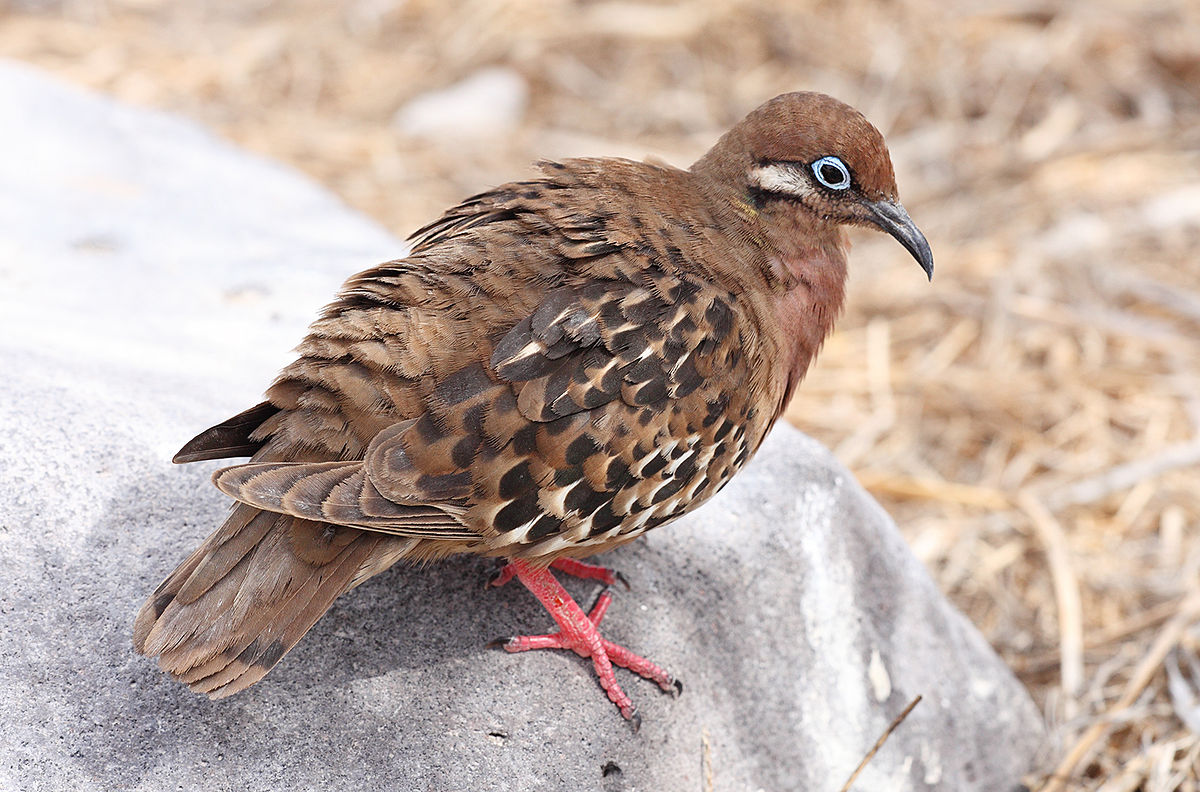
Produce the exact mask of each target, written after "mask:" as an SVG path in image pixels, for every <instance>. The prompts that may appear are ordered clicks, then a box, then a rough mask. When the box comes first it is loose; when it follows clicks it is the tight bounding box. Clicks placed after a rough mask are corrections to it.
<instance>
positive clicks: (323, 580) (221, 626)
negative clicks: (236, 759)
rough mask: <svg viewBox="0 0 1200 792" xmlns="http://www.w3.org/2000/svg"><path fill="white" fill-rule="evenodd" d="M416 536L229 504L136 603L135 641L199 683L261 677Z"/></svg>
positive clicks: (220, 692)
mask: <svg viewBox="0 0 1200 792" xmlns="http://www.w3.org/2000/svg"><path fill="white" fill-rule="evenodd" d="M418 543H419V540H417V539H405V538H401V537H396V536H389V535H386V534H381V533H375V532H368V531H361V530H359V529H357V528H347V527H344V526H335V525H330V524H328V523H321V522H314V521H311V520H304V519H300V518H298V517H293V516H290V515H286V514H277V513H274V512H264V511H260V510H258V509H256V508H254V507H253V506H248V505H246V504H244V503H238V504H235V505H234V507H233V510H232V512H231V513H230V515H229V518H228V519H227V520H225V523H224V524H223V525H222V526H221V527H220V528H219V529H218V530H217V531H216V532H215V533H214V534H213V535H212V536H210V537H209V538H208V539H207V540H206V541H205V542H204V543H203V544H202V545H201V546H200V547H199V548H198V549H197V550H196V551H195V552H194V553H192V555H191V556H190V557H189V558H188V559H187V560H186V561H184V562H183V563H182V564H180V566H179V568H178V569H176V570H175V571H174V572H172V573H171V575H170V576H169V577H168V578H167V579H166V580H165V581H163V583H162V585H160V586H159V587H158V588H157V589H156V590H155V591H154V593H153V594H152V595H150V598H149V599H148V600H147V601H146V604H145V605H143V606H142V610H141V612H140V613H138V616H137V620H136V621H135V622H134V626H133V645H134V647H135V648H136V649H137V650H138V651H139V652H141V653H142V654H144V655H150V656H154V655H157V656H158V658H159V665H160V666H162V668H163V670H164V671H166V672H168V673H169V674H171V675H172V676H174V677H175V678H176V679H178V680H179V681H181V682H183V683H185V684H187V685H188V687H190V688H191V689H192V690H194V691H196V692H197V693H206V694H208V696H209V697H210V698H224V697H226V696H230V695H233V694H234V693H237V692H238V691H240V690H243V689H245V688H247V687H249V686H250V685H252V684H254V683H255V682H257V681H258V680H260V679H262V678H263V677H264V676H265V675H266V673H267V672H268V671H270V670H271V668H272V667H274V665H275V664H276V663H278V662H279V660H280V659H281V658H282V657H283V656H284V655H285V654H287V652H288V651H289V650H290V649H291V648H292V647H293V646H295V645H296V643H297V642H298V641H299V640H300V638H302V637H303V636H304V634H305V633H306V632H308V630H309V628H311V627H312V626H313V625H314V624H316V622H317V619H319V618H321V616H322V615H323V614H324V613H325V611H327V610H328V609H329V607H330V606H331V605H332V604H333V601H334V600H335V599H337V598H338V597H339V596H340V595H341V594H343V593H344V592H346V591H347V590H349V589H351V588H353V587H354V586H356V585H358V584H359V583H361V582H362V581H364V580H366V579H367V578H369V577H371V576H372V575H375V574H377V573H379V572H382V571H383V570H384V569H387V568H388V567H390V566H391V565H392V564H394V563H395V562H396V561H397V560H399V559H400V558H402V557H403V556H405V555H407V554H408V553H410V552H411V551H412V550H413V549H414V547H415V545H417V544H418Z"/></svg>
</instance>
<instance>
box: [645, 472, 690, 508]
mask: <svg viewBox="0 0 1200 792" xmlns="http://www.w3.org/2000/svg"><path fill="white" fill-rule="evenodd" d="M684 484H687V479H683V478H679V477H676V478H673V479H671V480H670V481H668V482H667V483H666V484H663V485H662V486H661V487H659V488H658V490H657V491H656V492H655V493H654V500H652V501H651V504H652V505H653V504H655V503H662V502H663V501H665V500H666V499H667V498H669V497H671V496H672V495H674V494H675V493H676V492H679V490H681V489H683V485H684Z"/></svg>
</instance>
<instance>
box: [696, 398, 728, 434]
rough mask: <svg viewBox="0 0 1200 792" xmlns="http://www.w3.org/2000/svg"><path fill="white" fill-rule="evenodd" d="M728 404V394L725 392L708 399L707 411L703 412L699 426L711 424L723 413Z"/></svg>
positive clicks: (706, 426) (705, 426)
mask: <svg viewBox="0 0 1200 792" xmlns="http://www.w3.org/2000/svg"><path fill="white" fill-rule="evenodd" d="M728 406H729V395H728V394H725V393H722V394H721V395H720V396H718V397H717V398H715V399H713V400H712V401H710V402H709V403H708V412H707V413H705V415H704V420H703V421H702V422H701V426H703V427H704V428H705V429H707V428H708V427H710V426H712V425H713V424H714V423H716V422H717V419H718V418H720V417H721V416H722V415H723V414H724V413H725V408H726V407H728Z"/></svg>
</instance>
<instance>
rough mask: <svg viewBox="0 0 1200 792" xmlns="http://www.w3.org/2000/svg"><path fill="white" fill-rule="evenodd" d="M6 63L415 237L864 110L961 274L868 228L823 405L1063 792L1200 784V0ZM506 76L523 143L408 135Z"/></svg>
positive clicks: (364, 11)
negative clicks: (528, 179) (264, 168)
mask: <svg viewBox="0 0 1200 792" xmlns="http://www.w3.org/2000/svg"><path fill="white" fill-rule="evenodd" d="M0 54H6V55H9V56H12V57H16V58H21V59H24V60H28V61H31V62H33V63H36V64H39V65H41V66H43V67H46V68H49V69H50V70H51V71H54V72H57V73H59V74H61V75H63V76H65V77H66V78H68V79H71V80H74V81H76V82H78V83H82V84H85V85H89V86H92V87H94V88H98V89H100V90H103V91H106V92H108V93H111V94H113V95H115V96H117V97H120V98H122V99H125V100H129V101H133V102H135V103H142V104H147V105H152V106H156V107H161V108H165V109H168V110H172V111H176V112H181V113H183V114H186V115H190V116H193V117H195V118H198V119H200V120H201V121H203V122H205V123H207V124H209V125H211V126H212V127H214V128H216V129H217V130H219V131H220V132H221V133H222V134H224V135H226V136H228V137H229V138H231V139H233V140H236V141H238V142H240V143H242V144H244V145H246V146H248V147H250V148H252V149H256V150H258V151H261V152H263V153H265V154H268V155H271V156H273V157H277V158H280V159H283V160H286V161H289V162H291V163H293V164H295V165H296V166H298V167H300V168H301V169H303V170H306V171H308V172H310V173H311V174H313V175H314V176H316V177H317V178H318V179H320V180H321V181H323V182H324V183H326V184H328V185H329V186H330V187H331V188H332V189H333V190H335V191H336V192H338V193H339V194H340V195H342V196H343V197H344V198H345V199H346V200H347V201H348V202H350V203H351V204H353V205H355V206H357V207H358V208H360V209H362V210H364V211H366V212H367V213H369V214H371V215H374V216H375V217H377V218H379V219H380V220H381V221H382V222H384V223H385V224H387V225H388V226H390V227H391V228H392V229H394V230H395V231H397V232H407V231H408V230H411V229H412V228H415V227H416V226H418V225H419V224H420V223H421V222H422V221H424V220H426V219H428V218H429V217H431V216H432V215H433V214H434V213H436V212H437V211H439V210H440V209H441V208H443V207H444V206H446V205H448V204H449V203H451V202H452V201H454V200H455V199H457V198H460V197H462V196H463V195H466V194H468V193H469V192H472V191H474V190H477V189H479V188H482V187H485V186H487V185H489V184H495V183H499V182H501V181H504V180H507V179H509V178H511V177H513V176H514V175H517V174H521V173H523V172H525V171H524V169H525V167H526V164H527V163H528V162H530V161H532V160H534V159H536V158H538V157H541V156H551V157H558V156H568V155H576V154H604V153H615V154H623V155H630V156H636V157H640V156H643V155H645V154H654V155H657V156H661V157H663V158H665V159H668V160H670V161H673V162H676V163H679V164H686V163H687V162H690V161H691V159H692V158H694V157H695V156H696V155H697V154H699V153H700V152H701V151H702V150H703V149H704V148H706V147H707V145H708V144H709V143H710V142H711V141H712V140H713V139H714V138H715V137H716V135H717V134H718V133H719V132H720V131H721V130H723V129H724V128H725V127H726V126H728V125H729V124H730V123H732V122H734V121H735V120H737V119H738V118H739V117H740V116H741V115H742V114H743V113H744V112H745V111H747V110H748V109H750V108H751V107H753V106H755V105H756V104H758V103H759V102H760V101H761V100H763V99H765V98H767V97H769V96H772V95H774V94H776V93H780V92H782V91H786V90H793V89H796V88H801V87H804V88H817V89H821V90H825V91H827V92H829V93H833V94H835V95H837V96H839V97H841V98H843V99H845V100H847V101H849V102H850V103H852V104H854V105H856V106H858V107H859V108H860V109H862V110H863V111H864V112H865V113H866V114H867V115H868V117H870V118H871V119H872V120H874V121H875V122H876V124H878V125H879V126H880V127H881V128H883V129H884V130H885V132H887V133H888V136H889V141H890V144H891V147H892V153H893V158H894V159H895V160H896V162H897V167H898V170H899V180H900V184H901V185H902V188H903V189H904V191H905V193H904V198H905V204H906V205H907V206H908V208H909V210H910V212H911V214H912V215H913V217H915V218H917V220H918V221H919V222H920V223H921V225H922V226H923V227H924V228H925V230H926V232H927V234H928V235H929V238H930V240H931V242H932V244H933V248H934V251H935V253H936V256H937V261H938V276H937V278H936V279H935V281H934V283H933V285H932V287H931V286H929V285H928V284H926V283H924V280H923V278H922V277H921V274H920V272H919V271H918V270H917V268H916V267H915V265H913V264H912V262H911V261H909V260H906V257H905V254H904V252H903V251H902V250H900V249H899V248H898V246H896V245H894V243H892V242H891V241H890V240H887V239H886V238H878V237H872V236H869V235H862V236H860V237H857V238H856V239H857V241H858V244H859V249H858V250H857V251H856V255H855V257H854V268H855V272H854V276H853V282H852V284H851V293H850V301H849V303H850V307H849V310H848V313H847V315H846V317H845V318H844V320H843V321H842V323H841V325H840V331H839V332H838V334H837V335H836V336H835V337H834V338H833V339H832V340H831V341H830V343H829V345H828V347H827V349H826V350H825V352H824V355H823V357H822V359H821V362H820V363H819V365H818V366H817V368H816V370H815V371H814V372H812V374H811V376H810V377H809V380H808V382H807V383H806V384H805V386H804V387H802V388H801V390H800V393H799V396H798V397H797V399H796V401H795V403H794V404H793V406H792V408H791V411H790V413H789V417H790V418H791V419H792V420H793V421H794V422H795V423H796V424H797V425H799V426H800V427H802V428H803V429H805V430H806V431H808V432H810V433H812V434H814V435H816V436H817V437H818V438H820V439H821V440H823V441H824V442H826V443H828V444H830V445H831V446H832V447H833V448H835V449H836V450H837V452H838V454H839V456H840V457H841V458H842V459H843V460H844V461H845V462H846V463H847V464H848V465H850V466H851V467H852V468H853V469H854V470H855V471H856V472H857V473H858V475H859V477H860V478H861V480H862V481H863V482H864V483H865V484H866V485H867V486H868V487H869V488H870V489H871V490H872V491H873V492H874V493H875V494H876V496H878V497H879V498H880V500H882V501H883V503H884V504H885V505H886V506H887V508H888V509H889V511H890V512H891V513H892V514H893V515H894V516H895V517H896V519H897V520H898V522H899V523H900V524H901V525H902V526H903V527H904V530H905V532H906V534H907V536H908V537H909V539H910V540H911V542H912V545H913V546H914V548H915V549H916V551H917V552H918V553H919V554H920V556H921V557H922V558H923V559H924V560H925V561H926V562H927V563H928V565H929V566H930V568H931V569H932V570H933V572H934V574H935V575H936V576H937V578H938V580H939V581H940V583H941V585H942V586H943V588H944V590H946V591H947V592H948V593H949V595H950V596H951V597H952V598H953V599H954V601H955V602H956V603H957V604H958V605H959V606H960V607H961V608H963V609H964V610H965V611H966V612H967V613H968V614H969V615H970V617H971V618H972V620H973V621H974V622H975V623H976V624H978V625H979V626H980V628H981V629H982V630H983V631H984V633H985V634H986V635H987V637H988V638H989V639H990V640H991V642H992V644H993V645H995V646H996V647H997V648H998V650H999V651H1000V652H1001V653H1002V654H1003V655H1004V656H1005V657H1006V658H1007V659H1008V661H1009V662H1010V663H1011V664H1012V666H1013V667H1014V668H1015V669H1016V671H1017V673H1018V674H1019V675H1020V676H1021V677H1022V679H1023V680H1024V681H1025V682H1026V683H1027V684H1028V685H1029V686H1030V688H1031V689H1032V690H1033V692H1034V694H1035V696H1036V697H1037V699H1038V701H1039V702H1041V703H1042V704H1043V705H1044V709H1045V712H1046V715H1047V718H1048V719H1049V722H1050V723H1051V726H1052V734H1053V741H1052V743H1051V744H1050V745H1048V746H1047V750H1046V754H1045V757H1044V766H1043V769H1042V772H1041V773H1040V774H1039V775H1037V776H1035V777H1032V778H1031V779H1030V780H1029V783H1030V785H1031V786H1033V787H1035V788H1042V789H1046V790H1057V789H1064V788H1066V789H1072V790H1076V789H1088V790H1092V789H1096V790H1104V791H1105V792H1117V791H1118V790H1122V791H1124V792H1131V791H1132V790H1144V792H1162V791H1163V790H1175V789H1179V790H1197V789H1200V770H1198V758H1197V757H1198V756H1200V734H1198V732H1197V731H1196V730H1195V729H1200V724H1198V723H1197V721H1198V720H1200V710H1198V709H1197V705H1196V703H1195V698H1194V694H1192V695H1193V698H1192V699H1191V700H1189V691H1190V690H1192V688H1190V687H1189V683H1188V681H1189V680H1191V683H1192V684H1195V683H1196V682H1198V681H1200V678H1198V677H1200V673H1198V671H1200V669H1197V667H1196V661H1195V658H1196V654H1197V647H1198V641H1200V638H1198V633H1197V627H1196V625H1197V623H1198V621H1200V531H1198V530H1197V528H1198V527H1200V526H1198V524H1200V474H1198V472H1197V469H1198V463H1200V261H1198V257H1197V250H1198V249H1200V5H1197V4H1196V3H1195V2H1194V0H1178V1H1177V2H1160V3H1144V2H1135V1H1134V0H1128V2H1109V3H1105V4H1098V3H1094V2H1088V0H1059V2H1049V3H1045V4H1040V5H1039V4H1035V3H1032V2H1023V0H1012V2H1009V3H1006V4H1004V5H1003V7H1002V8H999V9H996V8H990V9H989V8H985V7H984V4H982V3H978V4H977V3H973V2H959V3H957V4H955V5H954V6H949V5H947V4H943V3H938V2H934V1H933V0H901V1H900V2H892V3H886V2H866V1H865V0H845V1H844V2H813V3H807V4H805V7H803V8H800V7H799V6H798V5H796V4H787V3H780V2H778V1H777V0H734V1H731V2H720V1H719V0H692V1H691V2H683V3H679V4H676V5H673V6H672V5H658V4H648V3H646V4H643V3H636V2H578V3H570V2H565V1H560V2H542V3H533V2H517V1H516V0H511V1H510V2H485V1H484V0H463V1H462V2H455V3H448V2H444V1H438V0H411V1H410V2H406V3H399V2H389V1H388V0H360V1H359V2H340V3H327V2H319V0H287V1H286V2H279V3H266V2H259V3H227V4H221V3H212V4H210V3H204V2H198V1H197V2H191V3H168V2H165V1H163V2H159V0H110V1H109V2H104V1H103V0H91V1H90V2H89V1H87V0H77V1H76V2H69V1H68V2H63V3H62V4H54V3H34V2H27V3H18V4H16V5H13V6H10V7H9V8H8V10H7V11H6V12H4V13H3V16H2V17H0ZM490 65H501V66H507V67H510V68H512V69H513V70H515V71H516V72H518V73H519V74H520V75H522V76H523V78H524V79H525V81H526V82H527V84H528V86H529V89H530V99H529V104H528V107H527V109H526V111H525V113H524V115H523V116H522V117H521V118H520V119H519V121H518V123H517V124H516V126H515V127H514V128H512V129H510V130H507V131H504V132H502V133H500V134H474V135H473V134H472V132H482V131H483V130H466V131H464V133H463V134H462V135H460V136H457V137H454V138H449V137H443V138H442V139H439V140H424V139H420V138H417V137H413V136H408V135H405V134H403V133H402V132H400V131H398V130H397V129H396V128H394V127H393V126H391V125H390V119H391V117H392V115H393V113H394V112H395V111H396V110H397V109H398V108H399V107H401V106H403V105H404V103H405V102H406V101H407V100H409V99H410V98H412V97H413V96H414V95H416V94H418V93H421V92H425V91H428V90H431V89H435V88H440V87H444V86H446V85H449V84H451V83H454V82H455V81H457V80H460V79H462V78H464V77H466V76H468V75H470V74H472V73H473V72H475V71H476V70H477V69H479V68H481V67H485V66H490ZM1185 722H1190V723H1191V724H1192V726H1193V729H1194V730H1191V731H1189V729H1188V728H1187V727H1186V726H1185Z"/></svg>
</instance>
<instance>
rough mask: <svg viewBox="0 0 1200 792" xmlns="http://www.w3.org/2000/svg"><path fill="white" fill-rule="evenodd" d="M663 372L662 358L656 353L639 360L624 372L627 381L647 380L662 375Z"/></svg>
mask: <svg viewBox="0 0 1200 792" xmlns="http://www.w3.org/2000/svg"><path fill="white" fill-rule="evenodd" d="M662 373H663V370H662V358H659V357H658V356H656V355H651V356H650V357H648V358H643V359H642V360H639V361H638V362H637V363H634V364H633V365H632V366H629V367H627V368H626V369H625V372H624V374H625V380H626V381H627V382H645V381H646V380H651V379H654V378H655V377H660V376H662Z"/></svg>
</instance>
